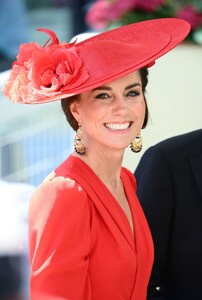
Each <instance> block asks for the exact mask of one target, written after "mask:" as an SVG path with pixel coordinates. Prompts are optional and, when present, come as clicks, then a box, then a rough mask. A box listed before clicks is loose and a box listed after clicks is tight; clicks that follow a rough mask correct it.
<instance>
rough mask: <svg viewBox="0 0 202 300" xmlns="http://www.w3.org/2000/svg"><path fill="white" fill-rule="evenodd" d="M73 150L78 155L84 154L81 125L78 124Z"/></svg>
mask: <svg viewBox="0 0 202 300" xmlns="http://www.w3.org/2000/svg"><path fill="white" fill-rule="evenodd" d="M74 150H75V151H76V153H78V154H79V155H84V154H85V153H86V148H85V146H84V140H83V135H82V130H81V126H80V125H79V128H78V129H77V132H76V135H75V138H74Z"/></svg>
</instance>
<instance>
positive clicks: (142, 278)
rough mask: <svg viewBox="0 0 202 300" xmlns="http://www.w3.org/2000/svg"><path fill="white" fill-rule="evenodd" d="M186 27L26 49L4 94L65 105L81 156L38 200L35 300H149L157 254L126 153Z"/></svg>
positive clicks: (153, 25) (33, 235)
mask: <svg viewBox="0 0 202 300" xmlns="http://www.w3.org/2000/svg"><path fill="white" fill-rule="evenodd" d="M189 29H190V26H189V25H188V24H187V23H186V22H185V21H182V20H179V19H159V20H152V21H145V22H140V23H136V24H132V25H128V26H124V27H121V28H117V29H114V30H111V31H108V32H105V33H101V34H99V35H96V36H94V37H92V38H89V39H87V40H85V41H83V42H80V43H72V44H70V45H68V44H66V43H61V44H59V42H58V40H57V37H56V36H55V34H54V33H53V32H50V31H48V30H44V31H46V32H47V33H49V34H50V35H51V38H52V44H51V45H49V46H47V47H43V48H42V47H41V46H40V45H38V44H34V43H31V44H28V45H24V46H23V45H22V48H21V49H20V53H19V55H18V61H17V63H15V64H14V65H13V70H12V72H11V76H10V80H9V81H8V83H7V84H6V86H5V89H4V91H5V93H6V94H7V95H8V96H9V97H10V98H11V99H12V100H13V101H17V102H24V103H42V102H50V101H53V100H57V99H63V100H62V108H63V110H64V113H65V115H66V117H67V120H68V122H69V123H70V125H71V126H72V127H73V128H74V129H75V130H76V131H77V132H76V137H75V152H74V153H72V154H71V155H70V157H68V158H67V160H66V161H65V162H63V163H62V164H61V165H60V166H59V167H58V168H56V170H55V171H54V172H52V173H51V174H50V175H49V176H48V177H47V178H46V179H45V180H44V181H43V183H42V184H41V185H40V186H39V187H38V189H37V190H36V192H35V193H34V195H33V198H32V201H31V204H30V211H29V246H30V260H31V299H33V300H39V299H40V300H43V299H44V300H46V299H47V300H50V299H51V300H52V299H69V300H73V299H75V300H80V299H82V300H90V299H94V300H103V299H105V300H119V299H124V300H129V299H131V300H143V299H146V290H147V284H148V281H149V277H150V272H151V268H152V263H153V244H152V239H151V235H150V232H149V228H148V225H147V222H146V219H145V217H144V215H143V212H142V209H141V207H140V205H139V202H138V200H137V197H136V193H135V190H136V183H135V181H134V177H133V174H132V173H130V172H129V171H128V170H127V169H125V168H123V167H122V159H123V155H124V150H125V148H126V147H128V146H129V145H130V144H131V149H132V150H133V151H139V150H140V149H141V144H140V138H139V139H138V141H136V137H137V136H138V135H139V133H140V131H141V128H142V127H144V126H146V122H147V116H148V112H147V105H146V100H145V96H144V93H145V88H146V85H147V68H148V67H150V66H151V65H153V64H154V61H155V60H156V59H157V58H159V57H160V56H162V55H163V54H165V53H166V52H168V51H169V50H171V49H172V48H173V47H175V46H176V45H177V44H179V43H180V42H181V41H182V40H183V39H184V38H185V36H186V35H187V34H188V32H189Z"/></svg>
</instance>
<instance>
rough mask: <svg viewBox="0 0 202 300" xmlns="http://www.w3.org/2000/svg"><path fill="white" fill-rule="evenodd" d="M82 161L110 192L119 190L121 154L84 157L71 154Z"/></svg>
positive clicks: (89, 154) (92, 154)
mask: <svg viewBox="0 0 202 300" xmlns="http://www.w3.org/2000/svg"><path fill="white" fill-rule="evenodd" d="M73 155H74V156H76V157H78V158H80V159H81V160H83V161H84V162H85V163H86V164H87V165H88V166H89V167H90V168H91V169H92V170H93V171H94V173H95V174H96V175H97V176H98V177H99V178H100V179H101V180H102V182H103V183H104V184H105V185H106V186H107V187H108V188H109V189H110V190H111V189H115V188H119V186H120V174H121V166H122V160H123V153H122V154H121V155H119V156H117V155H111V156H107V155H106V154H104V153H102V154H100V153H99V154H97V153H86V154H85V155H84V156H82V155H79V154H77V153H73Z"/></svg>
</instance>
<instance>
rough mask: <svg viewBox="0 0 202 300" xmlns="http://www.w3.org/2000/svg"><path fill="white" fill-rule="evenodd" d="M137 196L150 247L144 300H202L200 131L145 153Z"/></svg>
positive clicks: (138, 168) (201, 165)
mask: <svg viewBox="0 0 202 300" xmlns="http://www.w3.org/2000/svg"><path fill="white" fill-rule="evenodd" d="M135 176H136V179H137V187H138V189H137V194H138V197H139V200H140V202H141V205H142V207H143V209H144V212H145V215H146V217H147V220H148V223H149V226H150V229H151V232H152V236H153V240H154V247H155V262H154V266H153V271H152V275H151V279H150V284H149V288H148V299H155V300H157V299H159V300H163V299H169V300H201V299H202V129H200V130H197V131H194V132H191V133H187V134H184V135H180V136H177V137H174V138H170V139H168V140H165V141H163V142H160V143H159V144H157V145H155V146H153V147H151V148H150V149H148V150H147V151H146V152H145V154H144V155H143V157H142V159H141V161H140V163H139V165H138V167H137V169H136V171H135Z"/></svg>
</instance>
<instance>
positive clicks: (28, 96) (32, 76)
mask: <svg viewBox="0 0 202 300" xmlns="http://www.w3.org/2000/svg"><path fill="white" fill-rule="evenodd" d="M38 30H39V31H43V32H46V33H47V34H49V36H50V39H49V40H48V41H47V43H48V42H49V41H50V40H51V44H49V45H48V46H47V43H46V44H45V45H44V46H43V47H42V46H40V45H39V44H37V43H28V44H22V45H21V46H20V49H19V54H18V56H17V60H16V61H15V62H14V63H13V65H12V69H11V73H10V78H9V80H8V81H7V83H6V84H5V86H4V94H5V95H6V96H7V97H8V98H9V99H10V100H11V101H13V102H23V103H35V102H37V103H40V102H48V101H53V100H56V99H60V97H61V98H64V97H65V94H71V92H72V90H73V89H75V88H76V87H79V86H80V85H81V84H82V83H83V82H85V81H86V80H87V79H88V78H89V74H88V72H87V69H86V68H85V66H84V65H83V62H82V60H81V58H80V57H79V55H78V53H77V49H76V47H75V46H74V43H72V44H67V43H65V42H63V43H59V41H58V39H57V37H56V35H55V33H54V32H53V31H51V30H48V29H38Z"/></svg>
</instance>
